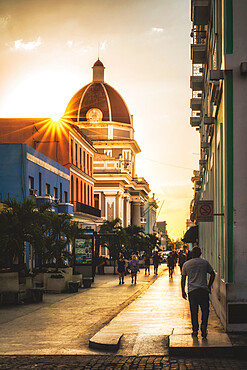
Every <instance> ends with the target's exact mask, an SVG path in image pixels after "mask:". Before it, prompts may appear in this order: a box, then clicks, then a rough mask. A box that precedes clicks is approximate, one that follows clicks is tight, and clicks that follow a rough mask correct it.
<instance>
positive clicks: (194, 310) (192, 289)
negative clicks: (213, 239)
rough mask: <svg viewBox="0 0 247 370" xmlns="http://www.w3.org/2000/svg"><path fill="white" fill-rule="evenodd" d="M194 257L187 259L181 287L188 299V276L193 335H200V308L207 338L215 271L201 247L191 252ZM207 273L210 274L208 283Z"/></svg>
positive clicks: (183, 295)
mask: <svg viewBox="0 0 247 370" xmlns="http://www.w3.org/2000/svg"><path fill="white" fill-rule="evenodd" d="M191 255H192V259H190V260H189V261H186V262H185V263H184V265H183V268H182V278H181V288H182V297H183V298H184V299H187V294H186V292H185V283H186V276H188V296H189V303H190V312H191V323H192V337H197V336H198V330H199V324H198V308H199V306H200V308H201V312H202V322H201V335H202V337H203V338H207V326H208V315H209V293H211V287H212V285H213V282H214V279H215V273H214V270H213V268H212V266H211V265H210V263H209V262H208V261H207V260H205V259H203V258H201V257H200V256H201V249H200V248H199V247H198V246H196V247H194V248H193V249H192V252H191ZM207 274H209V275H210V279H209V283H208V284H207Z"/></svg>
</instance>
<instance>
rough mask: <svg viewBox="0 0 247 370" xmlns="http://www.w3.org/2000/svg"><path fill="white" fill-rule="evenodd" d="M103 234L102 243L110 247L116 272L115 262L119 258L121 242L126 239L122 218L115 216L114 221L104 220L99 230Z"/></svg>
mask: <svg viewBox="0 0 247 370" xmlns="http://www.w3.org/2000/svg"><path fill="white" fill-rule="evenodd" d="M99 232H100V234H101V243H104V244H105V246H106V247H107V248H108V249H109V253H110V257H111V258H112V259H113V266H114V274H115V262H116V259H117V258H118V255H119V252H120V249H121V244H122V242H123V241H124V231H123V228H122V226H121V220H120V218H115V219H114V220H112V221H108V220H106V221H104V223H103V224H102V225H101V226H100V230H99Z"/></svg>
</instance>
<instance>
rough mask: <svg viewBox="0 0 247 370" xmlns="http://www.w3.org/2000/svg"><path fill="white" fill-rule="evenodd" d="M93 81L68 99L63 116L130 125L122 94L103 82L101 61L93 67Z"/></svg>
mask: <svg viewBox="0 0 247 370" xmlns="http://www.w3.org/2000/svg"><path fill="white" fill-rule="evenodd" d="M92 69H93V81H92V82H91V83H89V84H88V85H86V86H84V87H82V88H81V89H80V90H79V91H78V92H77V93H76V94H75V95H74V96H73V97H72V99H71V100H70V102H69V104H68V106H67V108H66V111H65V114H64V116H65V117H67V118H70V119H72V120H73V121H74V122H77V123H79V122H83V121H88V122H90V123H94V122H119V123H123V124H130V125H131V115H130V113H129V110H128V107H127V105H126V103H125V101H124V99H123V98H122V96H121V95H120V94H119V93H118V92H117V91H116V90H115V89H114V88H113V87H111V86H110V85H108V84H107V83H105V82H104V70H105V67H104V65H103V63H102V62H101V61H100V60H99V59H98V60H97V61H96V62H95V63H94V65H93V67H92Z"/></svg>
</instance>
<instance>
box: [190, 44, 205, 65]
mask: <svg viewBox="0 0 247 370" xmlns="http://www.w3.org/2000/svg"><path fill="white" fill-rule="evenodd" d="M206 56H207V45H206V43H204V44H191V60H192V63H193V64H205V62H206Z"/></svg>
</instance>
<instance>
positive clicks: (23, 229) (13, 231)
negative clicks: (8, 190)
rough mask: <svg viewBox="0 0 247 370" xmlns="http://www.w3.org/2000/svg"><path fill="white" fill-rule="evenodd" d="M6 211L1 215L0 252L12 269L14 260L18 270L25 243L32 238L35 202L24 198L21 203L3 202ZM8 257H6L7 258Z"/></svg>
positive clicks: (22, 258) (21, 264) (20, 265)
mask: <svg viewBox="0 0 247 370" xmlns="http://www.w3.org/2000/svg"><path fill="white" fill-rule="evenodd" d="M5 204H6V205H7V209H5V210H4V211H2V213H1V219H0V220H1V222H0V223H1V238H0V240H1V251H2V253H6V258H7V260H8V261H9V263H10V265H11V266H12V267H13V261H14V259H15V260H16V261H17V262H18V265H19V268H20V267H21V268H22V267H23V263H24V248H25V242H30V241H31V238H32V231H33V222H34V213H35V202H34V201H33V200H32V199H30V198H25V199H24V200H23V201H22V202H17V201H16V200H15V199H10V200H8V201H6V202H5ZM7 255H8V257H7Z"/></svg>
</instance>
